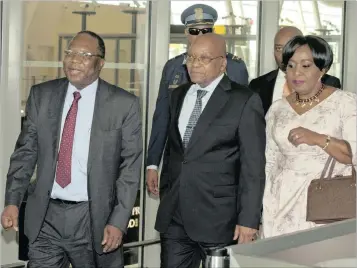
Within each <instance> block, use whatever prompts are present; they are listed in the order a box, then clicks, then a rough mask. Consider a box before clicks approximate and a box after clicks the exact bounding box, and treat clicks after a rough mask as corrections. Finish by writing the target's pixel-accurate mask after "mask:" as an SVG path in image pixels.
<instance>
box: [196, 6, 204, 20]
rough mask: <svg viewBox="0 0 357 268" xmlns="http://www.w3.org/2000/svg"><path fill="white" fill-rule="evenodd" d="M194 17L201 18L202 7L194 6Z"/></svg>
mask: <svg viewBox="0 0 357 268" xmlns="http://www.w3.org/2000/svg"><path fill="white" fill-rule="evenodd" d="M195 18H196V20H203V9H202V8H200V7H199V8H195Z"/></svg>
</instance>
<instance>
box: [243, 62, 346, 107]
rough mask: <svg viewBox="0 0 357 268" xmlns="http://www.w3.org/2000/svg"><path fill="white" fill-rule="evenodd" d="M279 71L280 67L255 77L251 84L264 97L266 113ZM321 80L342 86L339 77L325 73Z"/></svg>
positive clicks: (328, 83)
mask: <svg viewBox="0 0 357 268" xmlns="http://www.w3.org/2000/svg"><path fill="white" fill-rule="evenodd" d="M278 71H279V69H276V70H274V71H271V72H269V73H267V74H264V75H262V76H259V77H257V78H255V79H253V80H252V81H251V82H250V84H249V87H250V88H251V89H252V90H253V91H255V92H257V93H258V94H259V96H260V98H261V99H262V102H263V108H264V113H265V114H266V113H267V112H268V110H269V108H270V106H271V104H272V101H273V92H274V86H275V81H276V78H277V76H278ZM321 80H322V83H324V84H325V85H329V86H332V87H335V88H341V83H340V79H338V78H337V77H334V76H331V75H328V74H325V75H324V76H323V77H322V79H321Z"/></svg>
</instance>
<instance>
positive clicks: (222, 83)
mask: <svg viewBox="0 0 357 268" xmlns="http://www.w3.org/2000/svg"><path fill="white" fill-rule="evenodd" d="M225 55H226V54H225V41H224V39H223V38H222V37H221V36H218V35H215V34H206V35H201V36H199V37H198V38H197V39H196V41H195V42H194V43H193V45H192V46H191V47H190V49H189V52H188V56H187V68H188V72H189V75H190V78H191V81H192V83H188V84H184V85H182V86H180V87H178V88H177V89H175V90H174V91H173V92H172V97H171V103H170V109H171V111H170V112H171V115H172V116H171V121H170V127H169V135H168V145H167V146H168V159H167V161H165V163H164V167H163V173H162V176H163V177H164V179H165V180H167V181H168V189H167V190H166V191H165V193H164V194H163V196H162V197H161V202H160V206H159V209H158V213H157V219H156V225H155V228H156V230H157V231H159V232H160V233H161V267H164V268H166V267H170V268H176V267H177V268H178V267H180V268H185V267H187V268H188V267H189V268H195V267H199V264H200V262H201V260H204V259H205V249H207V248H210V247H222V246H226V245H228V244H232V243H233V242H234V241H235V240H237V239H238V242H239V243H246V242H249V241H252V240H253V239H254V237H255V235H256V232H257V229H258V226H259V221H260V211H261V207H262V196H263V192H264V185H265V172H264V171H265V156H264V151H265V121H264V111H263V107H262V104H261V100H260V98H259V96H258V95H257V94H255V93H254V92H252V91H251V90H249V88H248V87H246V86H243V85H239V84H237V83H235V82H232V81H231V80H229V78H228V77H227V76H226V75H225V74H224V72H225V68H226V66H227V59H226V57H225ZM201 112H202V114H201Z"/></svg>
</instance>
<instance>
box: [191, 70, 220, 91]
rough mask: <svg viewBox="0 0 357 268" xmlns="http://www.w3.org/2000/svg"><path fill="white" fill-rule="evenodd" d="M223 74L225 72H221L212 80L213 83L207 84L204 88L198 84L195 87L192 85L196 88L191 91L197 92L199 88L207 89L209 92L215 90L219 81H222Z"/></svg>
mask: <svg viewBox="0 0 357 268" xmlns="http://www.w3.org/2000/svg"><path fill="white" fill-rule="evenodd" d="M223 76H224V74H221V75H220V76H218V77H217V78H216V79H215V80H213V81H212V82H211V84H209V85H208V86H206V87H204V88H202V87H200V86H199V85H198V84H194V85H193V87H192V88H193V89H194V90H193V91H191V93H192V94H195V93H196V92H197V90H206V91H208V92H213V90H215V89H216V87H217V86H218V84H219V82H221V80H222V78H223Z"/></svg>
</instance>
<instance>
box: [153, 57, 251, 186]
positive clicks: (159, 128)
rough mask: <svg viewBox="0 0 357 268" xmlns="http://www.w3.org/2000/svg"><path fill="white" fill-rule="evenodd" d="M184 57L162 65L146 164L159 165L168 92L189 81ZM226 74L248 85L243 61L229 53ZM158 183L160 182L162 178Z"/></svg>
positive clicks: (165, 121)
mask: <svg viewBox="0 0 357 268" xmlns="http://www.w3.org/2000/svg"><path fill="white" fill-rule="evenodd" d="M185 57H186V53H184V54H181V55H179V56H177V57H175V58H173V59H170V60H169V61H168V62H167V63H166V64H165V66H164V69H163V72H162V77H161V82H160V89H159V94H158V97H157V100H156V108H155V112H154V117H153V122H152V129H151V135H150V142H149V147H148V157H147V163H146V165H156V166H159V165H160V161H161V156H162V153H163V150H164V147H165V144H166V140H167V135H168V125H169V122H170V115H169V111H170V110H169V102H170V101H169V99H170V92H172V90H173V89H175V88H177V87H178V86H180V85H183V84H186V83H188V82H189V81H190V78H189V75H188V73H187V68H186V64H184V59H185ZM227 75H228V77H229V78H230V79H231V80H232V81H234V82H236V83H238V84H243V85H248V71H247V67H246V65H245V63H244V61H242V60H241V59H238V58H237V57H235V56H233V55H232V54H230V53H227ZM160 183H162V180H161V181H160Z"/></svg>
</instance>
